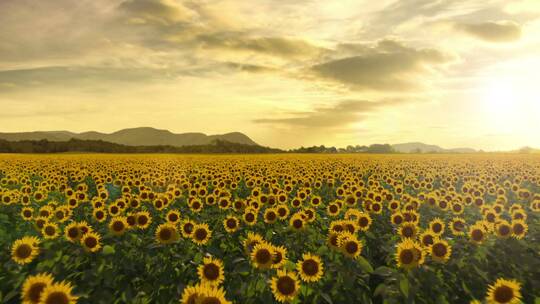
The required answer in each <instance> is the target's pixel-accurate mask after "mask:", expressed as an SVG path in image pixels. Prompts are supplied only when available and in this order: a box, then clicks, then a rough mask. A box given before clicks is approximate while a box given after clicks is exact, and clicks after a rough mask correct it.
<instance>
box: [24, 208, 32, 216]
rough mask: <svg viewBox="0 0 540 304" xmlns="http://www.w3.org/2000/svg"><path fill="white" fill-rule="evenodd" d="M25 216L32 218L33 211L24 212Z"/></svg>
mask: <svg viewBox="0 0 540 304" xmlns="http://www.w3.org/2000/svg"><path fill="white" fill-rule="evenodd" d="M24 216H25V217H31V216H32V211H30V210H24Z"/></svg>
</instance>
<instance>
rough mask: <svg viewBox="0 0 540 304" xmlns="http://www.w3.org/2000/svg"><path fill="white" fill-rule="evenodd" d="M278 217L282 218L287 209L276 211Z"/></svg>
mask: <svg viewBox="0 0 540 304" xmlns="http://www.w3.org/2000/svg"><path fill="white" fill-rule="evenodd" d="M278 213H279V216H281V217H283V216H285V215H286V214H287V209H285V208H279V209H278Z"/></svg>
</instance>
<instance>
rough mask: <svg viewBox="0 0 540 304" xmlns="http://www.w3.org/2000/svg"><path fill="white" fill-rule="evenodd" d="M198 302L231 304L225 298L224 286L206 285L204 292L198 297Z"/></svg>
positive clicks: (204, 303)
mask: <svg viewBox="0 0 540 304" xmlns="http://www.w3.org/2000/svg"><path fill="white" fill-rule="evenodd" d="M196 303H197V304H231V302H229V301H227V299H225V291H224V290H223V288H217V287H214V286H208V285H207V286H205V288H204V289H203V292H202V293H201V294H200V295H199V296H198V298H197V302H196Z"/></svg>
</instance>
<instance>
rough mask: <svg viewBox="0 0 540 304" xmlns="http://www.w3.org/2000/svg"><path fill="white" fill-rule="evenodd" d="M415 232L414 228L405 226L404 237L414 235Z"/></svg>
mask: <svg viewBox="0 0 540 304" xmlns="http://www.w3.org/2000/svg"><path fill="white" fill-rule="evenodd" d="M413 234H414V230H413V229H412V228H411V227H408V226H407V227H404V228H403V236H404V237H412V235H413Z"/></svg>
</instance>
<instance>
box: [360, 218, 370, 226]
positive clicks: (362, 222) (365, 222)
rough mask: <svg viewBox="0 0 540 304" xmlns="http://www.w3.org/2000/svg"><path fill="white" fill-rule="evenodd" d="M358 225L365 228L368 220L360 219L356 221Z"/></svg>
mask: <svg viewBox="0 0 540 304" xmlns="http://www.w3.org/2000/svg"><path fill="white" fill-rule="evenodd" d="M358 224H359V225H360V227H366V226H367V225H368V224H369V220H368V219H367V218H365V217H361V218H360V219H359V220H358Z"/></svg>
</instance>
